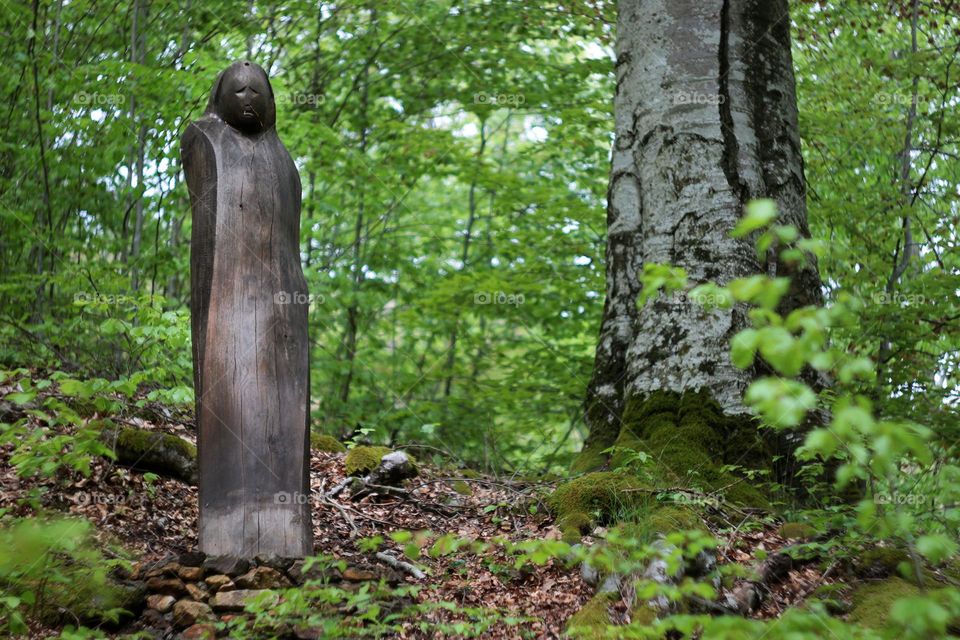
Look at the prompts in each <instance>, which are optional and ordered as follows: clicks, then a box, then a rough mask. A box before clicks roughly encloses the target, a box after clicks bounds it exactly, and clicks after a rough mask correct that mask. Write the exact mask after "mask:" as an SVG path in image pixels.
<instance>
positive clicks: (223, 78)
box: [207, 60, 277, 133]
mask: <svg viewBox="0 0 960 640" xmlns="http://www.w3.org/2000/svg"><path fill="white" fill-rule="evenodd" d="M207 113H215V114H216V115H218V116H219V117H220V118H221V119H222V120H223V121H224V122H226V123H227V124H229V125H230V126H231V127H233V128H235V129H239V130H240V131H243V132H244V133H259V132H261V131H266V130H267V129H269V128H271V127H272V126H274V125H275V124H276V122H277V107H276V103H275V102H274V99H273V88H272V87H271V86H270V79H269V78H267V72H266V71H264V70H263V67H261V66H260V65H258V64H256V63H253V62H250V61H247V60H242V61H240V62H234V63H233V64H232V65H230V66H229V67H227V68H226V69H225V70H224V71H223V73H221V74H220V76H219V77H218V78H217V82H216V83H215V84H214V86H213V91H211V93H210V101H209V102H208V103H207Z"/></svg>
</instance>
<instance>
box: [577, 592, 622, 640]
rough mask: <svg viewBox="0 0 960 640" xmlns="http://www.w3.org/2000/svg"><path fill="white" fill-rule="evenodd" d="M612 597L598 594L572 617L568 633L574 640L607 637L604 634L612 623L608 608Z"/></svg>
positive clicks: (607, 594)
mask: <svg viewBox="0 0 960 640" xmlns="http://www.w3.org/2000/svg"><path fill="white" fill-rule="evenodd" d="M611 599H612V595H611V594H609V593H598V594H597V595H595V596H593V597H592V598H590V599H589V600H587V602H586V604H584V605H583V607H581V608H580V611H578V612H577V613H575V614H574V615H573V616H571V617H570V620H569V621H568V622H567V633H568V634H570V636H571V637H573V638H582V639H583V640H594V639H595V638H596V639H599V638H604V637H606V634H605V633H604V631H605V629H606V627H607V625H609V624H611V622H610V613H609V612H608V610H607V609H608V607H609V606H610V602H611Z"/></svg>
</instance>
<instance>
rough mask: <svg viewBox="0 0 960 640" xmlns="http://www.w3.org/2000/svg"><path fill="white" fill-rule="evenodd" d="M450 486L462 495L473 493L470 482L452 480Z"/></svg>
mask: <svg viewBox="0 0 960 640" xmlns="http://www.w3.org/2000/svg"><path fill="white" fill-rule="evenodd" d="M450 487H451V488H452V489H453V490H454V491H456V492H457V493H459V494H460V495H462V496H472V495H473V489H471V488H470V484H469V483H467V482H464V481H463V480H454V481H453V483H452V484H451V485H450Z"/></svg>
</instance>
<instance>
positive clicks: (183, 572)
mask: <svg viewBox="0 0 960 640" xmlns="http://www.w3.org/2000/svg"><path fill="white" fill-rule="evenodd" d="M177 575H178V576H180V578H181V579H183V580H186V581H187V582H199V581H201V580H203V569H202V568H201V567H183V566H181V567H180V568H179V569H178V570H177Z"/></svg>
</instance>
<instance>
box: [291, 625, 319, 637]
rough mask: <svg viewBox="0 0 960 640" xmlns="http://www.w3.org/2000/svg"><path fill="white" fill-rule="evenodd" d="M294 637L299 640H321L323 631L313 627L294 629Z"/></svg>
mask: <svg viewBox="0 0 960 640" xmlns="http://www.w3.org/2000/svg"><path fill="white" fill-rule="evenodd" d="M293 637H294V638H296V639H297V640H321V638H323V629H319V628H313V627H294V628H293Z"/></svg>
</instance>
